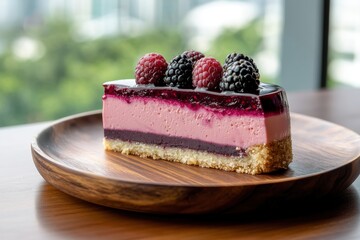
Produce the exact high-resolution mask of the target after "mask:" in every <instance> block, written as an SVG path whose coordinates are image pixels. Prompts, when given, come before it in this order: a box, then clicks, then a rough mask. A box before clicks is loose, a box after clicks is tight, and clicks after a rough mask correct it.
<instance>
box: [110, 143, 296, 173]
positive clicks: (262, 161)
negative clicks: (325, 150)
mask: <svg viewBox="0 0 360 240" xmlns="http://www.w3.org/2000/svg"><path fill="white" fill-rule="evenodd" d="M104 147H105V149H106V150H111V151H116V152H120V153H122V154H128V155H129V154H131V155H137V156H140V157H144V158H145V157H148V158H153V159H163V160H168V161H172V162H180V163H184V164H188V165H196V166H200V167H206V168H216V169H221V170H225V171H235V172H238V173H247V174H253V175H255V174H261V173H269V172H272V171H275V170H278V169H287V168H288V166H289V164H290V162H291V161H292V148H291V138H290V136H289V137H286V138H284V139H282V140H278V141H274V142H271V143H269V144H260V145H255V146H252V147H249V148H248V149H247V150H246V154H245V156H243V157H240V156H224V155H219V154H214V153H209V152H205V151H197V150H193V149H187V148H175V147H162V146H158V145H153V144H145V143H139V142H127V141H121V140H114V139H107V138H104Z"/></svg>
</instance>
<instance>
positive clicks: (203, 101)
mask: <svg viewBox="0 0 360 240" xmlns="http://www.w3.org/2000/svg"><path fill="white" fill-rule="evenodd" d="M120 82H121V81H117V82H116V83H114V82H108V83H105V84H104V88H105V96H106V95H113V96H118V97H121V98H124V99H127V98H128V99H131V98H132V97H143V98H158V99H165V100H170V101H176V102H181V103H184V104H187V105H191V106H193V108H196V107H197V106H201V105H202V106H208V107H211V108H218V109H233V110H244V111H246V112H248V113H255V114H262V113H264V114H265V115H269V114H270V115H272V114H278V113H282V112H284V111H288V104H287V98H286V94H285V91H284V90H283V89H282V88H281V87H279V86H277V85H273V84H264V83H261V84H260V91H259V94H258V95H257V94H249V93H235V92H224V93H219V92H213V91H204V90H196V89H195V90H193V89H179V88H171V87H154V86H142V85H140V86H126V85H122V84H120Z"/></svg>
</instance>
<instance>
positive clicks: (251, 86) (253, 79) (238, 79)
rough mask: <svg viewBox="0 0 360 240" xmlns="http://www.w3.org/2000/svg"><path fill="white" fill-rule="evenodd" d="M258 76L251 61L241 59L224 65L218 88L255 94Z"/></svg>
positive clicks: (257, 90) (257, 88)
mask: <svg viewBox="0 0 360 240" xmlns="http://www.w3.org/2000/svg"><path fill="white" fill-rule="evenodd" d="M259 77H260V75H259V72H258V70H256V69H255V68H254V65H253V64H252V62H250V61H248V60H245V59H241V60H239V61H235V62H232V63H230V64H229V65H227V66H226V68H225V71H224V74H223V77H222V80H221V82H220V90H221V91H234V92H238V93H255V94H256V93H258V92H259V84H260V81H259Z"/></svg>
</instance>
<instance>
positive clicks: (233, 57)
mask: <svg viewBox="0 0 360 240" xmlns="http://www.w3.org/2000/svg"><path fill="white" fill-rule="evenodd" d="M240 60H246V61H249V62H250V63H251V65H252V66H253V68H254V69H255V71H256V72H257V73H259V69H258V68H257V66H256V64H255V62H254V60H253V59H252V58H251V57H249V56H246V55H244V54H242V53H230V54H229V55H227V57H226V59H225V63H224V67H223V68H224V71H226V69H227V68H228V66H230V65H231V64H232V63H234V62H239V61H240ZM259 77H260V75H259Z"/></svg>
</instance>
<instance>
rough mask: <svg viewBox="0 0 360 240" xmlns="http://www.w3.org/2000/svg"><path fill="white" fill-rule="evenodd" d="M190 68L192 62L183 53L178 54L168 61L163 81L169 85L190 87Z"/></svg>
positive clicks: (191, 68)
mask: <svg viewBox="0 0 360 240" xmlns="http://www.w3.org/2000/svg"><path fill="white" fill-rule="evenodd" d="M192 70H193V67H192V62H191V61H190V60H189V59H188V58H187V57H186V56H185V55H178V56H176V57H175V58H174V59H173V60H171V62H170V63H169V65H168V67H167V69H166V72H165V77H164V82H165V84H166V85H167V86H170V87H179V88H192Z"/></svg>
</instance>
